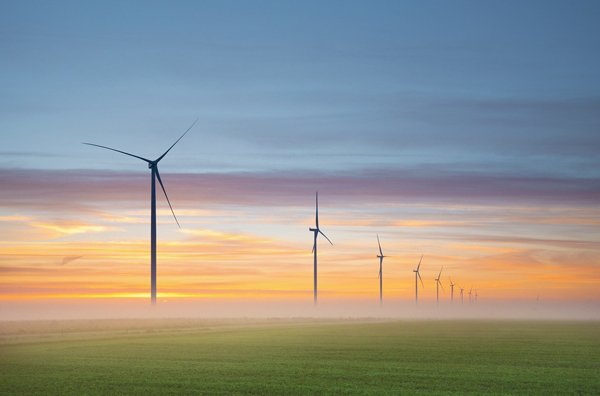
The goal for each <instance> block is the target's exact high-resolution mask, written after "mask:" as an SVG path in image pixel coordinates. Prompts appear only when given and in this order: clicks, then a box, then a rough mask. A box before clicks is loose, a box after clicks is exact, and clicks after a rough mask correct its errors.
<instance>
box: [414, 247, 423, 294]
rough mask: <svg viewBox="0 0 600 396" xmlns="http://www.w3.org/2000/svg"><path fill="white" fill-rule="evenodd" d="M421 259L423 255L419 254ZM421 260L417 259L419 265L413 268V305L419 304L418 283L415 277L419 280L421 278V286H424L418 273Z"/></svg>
mask: <svg viewBox="0 0 600 396" xmlns="http://www.w3.org/2000/svg"><path fill="white" fill-rule="evenodd" d="M421 260H423V255H421ZM421 260H419V265H418V266H417V269H416V270H413V272H414V273H415V305H418V304H419V294H418V291H419V289H418V286H419V284H418V283H417V277H418V278H419V280H421V286H423V288H425V285H424V284H423V279H421V274H420V273H419V268H420V267H421Z"/></svg>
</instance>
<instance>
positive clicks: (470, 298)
mask: <svg viewBox="0 0 600 396" xmlns="http://www.w3.org/2000/svg"><path fill="white" fill-rule="evenodd" d="M472 291H473V285H471V290H469V305H471V292H472Z"/></svg>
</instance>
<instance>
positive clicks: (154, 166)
mask: <svg viewBox="0 0 600 396" xmlns="http://www.w3.org/2000/svg"><path fill="white" fill-rule="evenodd" d="M196 121H198V119H196ZM196 121H194V123H193V124H192V125H191V126H190V127H189V128H188V129H187V131H185V132H184V133H183V135H181V136H180V137H179V139H177V140H176V141H175V143H173V145H172V146H171V147H169V149H168V150H167V151H165V152H164V154H163V155H161V156H160V157H158V158H157V159H155V160H154V161H151V160H149V159H147V158H143V157H139V156H137V155H134V154H130V153H126V152H125V151H121V150H116V149H114V148H110V147H106V146H100V145H99V144H93V143H83V144H87V145H88V146H95V147H100V148H103V149H107V150H111V151H116V152H117V153H121V154H125V155H128V156H130V157H134V158H137V159H140V160H142V161H145V162H147V163H148V168H150V171H151V173H150V175H151V179H152V187H151V190H150V191H151V194H150V301H151V302H152V306H155V305H156V188H155V187H156V179H158V182H159V183H160V186H161V188H162V190H163V193H164V194H165V198H166V199H167V203H168V204H169V208H171V213H173V217H174V218H175V222H176V223H177V226H178V227H179V228H181V226H180V225H179V221H177V217H175V212H173V207H172V206H171V202H170V201H169V197H168V196H167V191H166V190H165V186H164V185H163V182H162V180H161V178H160V173H159V172H158V163H159V162H160V160H162V159H163V158H164V157H165V155H167V153H168V152H169V151H171V149H172V148H173V147H174V146H175V145H176V144H177V143H178V142H179V141H180V140H181V139H182V138H183V137H184V136H185V134H186V133H188V131H189V130H190V129H192V127H193V126H194V124H196Z"/></svg>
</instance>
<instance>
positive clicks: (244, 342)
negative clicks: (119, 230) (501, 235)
mask: <svg viewBox="0 0 600 396" xmlns="http://www.w3.org/2000/svg"><path fill="white" fill-rule="evenodd" d="M0 373H1V376H0V394H15V395H22V394H56V395H66V394H73V395H95V394H98V395H100V394H103V395H106V394H140V395H176V394H177V395H179V394H203V395H311V394H314V395H411V394H419V395H448V394H464V395H511V394H513V395H531V394H539V395H598V394H600V323H599V322H594V321H590V322H586V321H564V322H559V321H510V320H439V321H438V320H419V321H416V320H415V321H401V320H366V319H362V320H358V319H354V320H351V319H348V320H343V319H331V320H328V319H264V320H259V319H256V320H250V319H246V320H244V319H231V320H217V319H215V320H199V319H198V320H186V319H172V320H167V319H161V320H137V321H136V320H105V321H100V320H98V321H47V322H44V323H39V322H1V323H0Z"/></svg>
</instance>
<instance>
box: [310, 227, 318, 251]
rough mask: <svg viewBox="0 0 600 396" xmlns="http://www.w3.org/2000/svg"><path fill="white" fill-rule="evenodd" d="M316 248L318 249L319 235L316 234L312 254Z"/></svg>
mask: <svg viewBox="0 0 600 396" xmlns="http://www.w3.org/2000/svg"><path fill="white" fill-rule="evenodd" d="M316 247H317V233H316V232H315V242H314V243H313V248H312V252H311V253H314V252H315V248H316Z"/></svg>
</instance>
